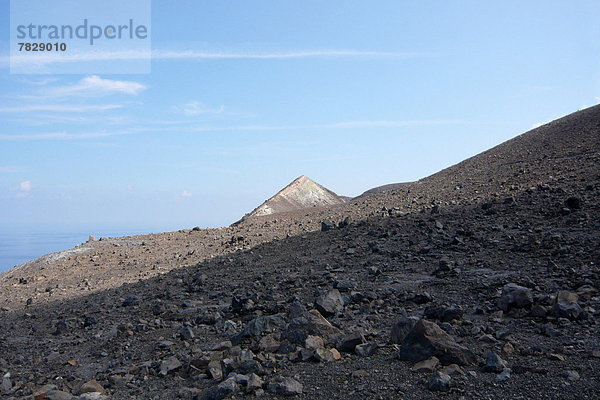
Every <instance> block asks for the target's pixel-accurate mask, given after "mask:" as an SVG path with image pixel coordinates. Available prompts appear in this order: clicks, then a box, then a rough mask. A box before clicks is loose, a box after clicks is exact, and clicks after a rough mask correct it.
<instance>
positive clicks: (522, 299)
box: [498, 283, 533, 312]
mask: <svg viewBox="0 0 600 400" xmlns="http://www.w3.org/2000/svg"><path fill="white" fill-rule="evenodd" d="M531 304H533V294H532V292H531V289H528V288H526V287H523V286H519V285H517V284H516V283H509V284H507V285H506V286H504V288H503V289H502V294H501V295H500V298H499V299H498V308H500V309H501V310H502V311H504V312H508V311H509V310H510V309H511V308H525V307H528V306H530V305H531Z"/></svg>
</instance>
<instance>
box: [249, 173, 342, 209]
mask: <svg viewBox="0 0 600 400" xmlns="http://www.w3.org/2000/svg"><path fill="white" fill-rule="evenodd" d="M345 202H346V200H345V198H343V197H340V196H338V195H337V194H335V193H334V192H332V191H331V190H329V189H327V188H325V187H323V186H321V185H319V184H318V183H317V182H315V181H313V180H312V179H310V178H309V177H307V176H306V175H300V176H299V177H298V178H296V179H294V180H293V181H292V182H291V183H289V184H288V185H287V186H286V187H284V188H283V189H281V190H280V191H279V192H277V194H275V195H274V196H273V197H271V198H270V199H268V200H267V201H265V202H264V203H263V204H261V205H260V206H259V207H257V208H256V209H254V211H252V212H251V213H250V214H248V215H246V216H245V217H244V218H249V217H253V216H260V215H270V214H277V213H282V212H290V211H296V210H301V209H303V208H312V207H326V206H330V205H334V204H342V203H345Z"/></svg>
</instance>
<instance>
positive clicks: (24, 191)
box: [17, 181, 31, 199]
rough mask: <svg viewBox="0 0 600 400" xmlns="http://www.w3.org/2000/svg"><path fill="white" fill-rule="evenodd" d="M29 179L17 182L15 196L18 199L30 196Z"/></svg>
mask: <svg viewBox="0 0 600 400" xmlns="http://www.w3.org/2000/svg"><path fill="white" fill-rule="evenodd" d="M30 192H31V181H23V182H21V183H20V184H19V188H18V190H17V197H18V198H20V199H23V198H27V197H31V193H30Z"/></svg>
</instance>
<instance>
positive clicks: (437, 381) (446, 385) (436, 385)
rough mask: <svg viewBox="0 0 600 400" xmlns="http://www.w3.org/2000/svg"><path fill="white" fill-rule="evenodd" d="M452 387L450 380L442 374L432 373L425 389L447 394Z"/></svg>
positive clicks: (438, 372)
mask: <svg viewBox="0 0 600 400" xmlns="http://www.w3.org/2000/svg"><path fill="white" fill-rule="evenodd" d="M452 386H453V382H452V378H451V377H450V375H446V374H445V373H443V372H440V371H437V372H434V373H433V374H432V375H431V376H430V377H429V380H428V381H427V388H428V389H429V390H431V391H439V392H447V391H448V390H450V387H452Z"/></svg>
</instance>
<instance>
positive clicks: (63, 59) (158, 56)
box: [0, 49, 440, 66]
mask: <svg viewBox="0 0 600 400" xmlns="http://www.w3.org/2000/svg"><path fill="white" fill-rule="evenodd" d="M439 56H440V55H439V54H437V53H428V52H406V51H404V52H403V51H374V50H354V49H308V50H284V51H254V50H250V51H199V50H164V49H155V50H152V52H151V53H149V52H148V51H143V50H142V51H140V50H123V51H111V52H81V53H73V54H52V53H50V54H48V53H40V54H37V55H36V57H35V58H32V57H31V56H30V55H27V56H19V55H16V56H13V58H12V60H10V58H9V57H8V56H4V57H0V62H2V63H6V64H8V63H9V61H10V63H11V64H12V65H13V66H19V65H20V64H24V65H31V64H32V63H35V64H37V65H40V66H43V65H50V64H59V63H77V62H93V61H135V60H146V59H148V58H151V59H152V60H156V61H169V60H236V59H237V60H256V59H262V60H278V59H279V60H283V59H303V58H354V59H357V58H394V59H416V58H430V57H439Z"/></svg>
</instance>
